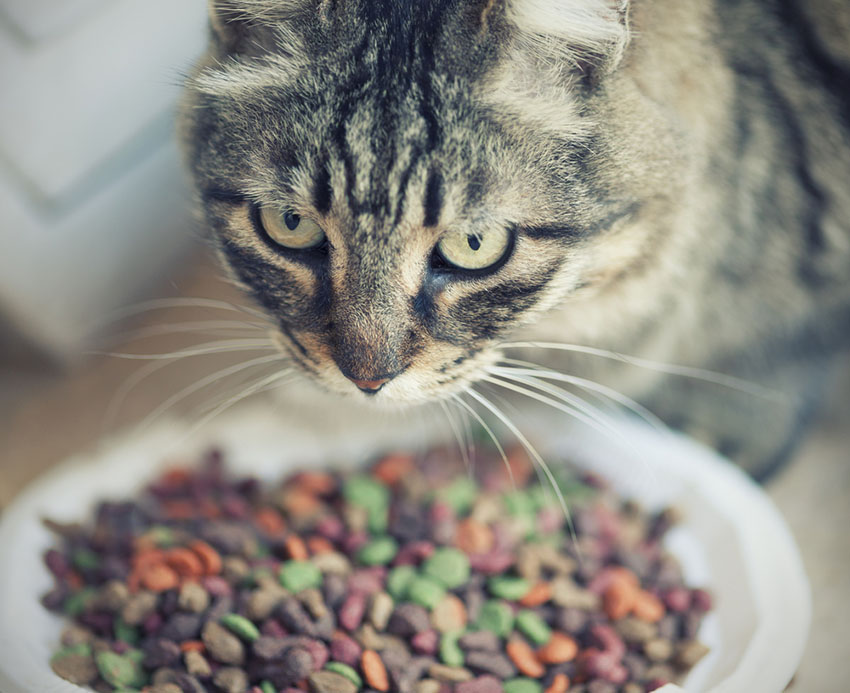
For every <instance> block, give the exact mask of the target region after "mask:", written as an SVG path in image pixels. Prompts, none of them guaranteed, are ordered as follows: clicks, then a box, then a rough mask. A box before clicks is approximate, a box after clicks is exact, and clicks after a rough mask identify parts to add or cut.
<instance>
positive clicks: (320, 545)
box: [307, 535, 336, 556]
mask: <svg viewBox="0 0 850 693" xmlns="http://www.w3.org/2000/svg"><path fill="white" fill-rule="evenodd" d="M307 548H308V549H309V551H310V553H311V554H313V555H314V556H318V555H319V554H322V553H333V552H334V551H336V549H335V548H334V545H333V544H332V543H331V542H330V541H329V540H328V539H325V538H324V537H320V536H318V535H314V536H312V537H310V538H309V539H307Z"/></svg>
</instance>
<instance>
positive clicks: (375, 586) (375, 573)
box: [348, 567, 385, 594]
mask: <svg viewBox="0 0 850 693" xmlns="http://www.w3.org/2000/svg"><path fill="white" fill-rule="evenodd" d="M384 575H385V571H384V570H383V569H382V568H380V567H379V568H378V570H374V569H371V568H362V569H361V570H355V571H354V572H353V573H352V574H351V575H350V576H349V578H348V589H349V591H351V592H362V593H363V594H374V593H375V592H380V591H381V590H382V589H384Z"/></svg>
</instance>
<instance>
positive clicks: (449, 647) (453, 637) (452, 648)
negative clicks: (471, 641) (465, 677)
mask: <svg viewBox="0 0 850 693" xmlns="http://www.w3.org/2000/svg"><path fill="white" fill-rule="evenodd" d="M463 633H464V631H462V630H453V631H449V632H448V633H443V637H442V638H440V659H441V660H442V661H443V664H445V665H447V666H450V667H462V666H463V664H464V661H465V658H464V656H463V650H462V649H460V645H458V642H457V641H458V640H459V639H460V636H461V635H463Z"/></svg>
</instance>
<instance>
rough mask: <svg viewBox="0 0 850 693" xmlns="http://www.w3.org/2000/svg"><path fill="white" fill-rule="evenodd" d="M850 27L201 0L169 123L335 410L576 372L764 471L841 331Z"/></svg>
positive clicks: (615, 6)
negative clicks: (199, 30)
mask: <svg viewBox="0 0 850 693" xmlns="http://www.w3.org/2000/svg"><path fill="white" fill-rule="evenodd" d="M848 36H850V6H848V5H846V3H842V2H840V0H818V1H817V2H811V1H810V0H765V1H763V2H747V1H746V0H737V1H736V0H420V1H418V2H412V1H411V2H405V1H403V0H211V2H210V43H209V50H208V52H207V54H206V55H205V56H204V57H203V58H202V59H201V60H200V62H199V63H198V65H197V66H196V67H195V69H194V71H193V72H192V74H191V75H190V76H189V77H188V79H187V81H186V88H185V91H184V94H183V98H182V102H181V107H180V109H179V116H178V130H179V134H180V139H181V142H182V145H183V150H184V153H185V160H186V164H187V168H188V170H189V172H190V175H191V178H192V181H193V184H194V188H195V190H196V191H197V198H198V201H199V208H200V210H201V212H202V218H203V220H204V224H205V226H206V227H207V228H208V229H209V233H210V236H211V238H212V239H213V241H214V243H215V245H216V247H217V248H218V250H219V253H220V256H221V258H222V260H223V263H224V265H225V266H226V267H227V268H228V270H229V272H230V274H231V276H232V277H233V279H235V280H236V281H237V282H238V283H239V284H240V285H241V286H242V287H244V289H245V290H246V291H247V292H248V293H249V294H250V295H251V296H252V297H253V299H254V300H255V301H256V303H257V304H259V306H260V307H261V309H262V310H263V312H264V313H265V314H266V315H268V316H269V318H270V319H271V320H272V321H273V322H274V323H275V325H276V331H275V340H276V342H277V344H278V345H279V347H280V349H281V350H282V351H283V352H284V353H285V354H287V355H288V356H289V358H290V359H291V361H292V362H293V363H294V364H295V368H297V369H298V371H299V372H301V373H303V374H305V375H306V376H307V377H308V379H309V380H310V381H311V382H313V383H314V384H316V385H318V386H319V387H320V388H322V389H324V390H326V391H328V392H330V393H334V394H335V395H336V396H346V398H340V399H341V402H342V406H343V407H349V408H350V407H359V406H361V405H362V403H363V402H366V401H373V402H375V403H380V404H384V405H387V406H390V407H393V406H398V407H401V406H409V405H418V404H421V403H425V402H433V401H436V400H440V399H446V398H450V397H454V398H455V401H457V399H458V398H465V399H463V401H464V403H465V405H464V406H467V407H473V408H474V409H475V410H476V412H486V408H487V404H488V402H489V403H491V402H492V400H487V399H486V398H484V396H483V395H482V394H481V390H477V389H476V387H477V384H478V383H485V384H487V386H488V387H490V388H493V389H494V390H496V391H501V392H502V394H506V395H507V394H513V395H516V396H524V397H526V398H527V404H529V405H530V404H531V403H535V404H540V401H541V400H548V401H549V403H550V404H551V403H552V402H553V401H558V402H561V404H562V406H563V405H564V403H565V399H564V397H565V395H563V394H559V393H562V392H564V391H562V390H560V389H555V388H556V387H559V386H560V385H563V384H564V383H565V382H567V383H568V384H569V383H570V379H573V380H572V384H575V383H576V382H578V384H579V385H583V386H586V387H589V388H595V392H596V394H603V395H606V394H608V395H610V394H611V392H610V391H609V390H608V389H605V388H608V387H610V388H615V389H616V390H617V391H618V392H621V393H624V394H625V395H627V396H629V397H632V398H635V399H636V400H637V401H638V402H639V403H640V404H639V405H637V404H635V405H633V407H632V408H633V409H639V411H641V412H644V411H645V410H644V409H643V408H642V407H645V408H646V410H648V411H651V412H653V413H654V414H655V415H658V416H659V417H661V418H662V419H664V420H665V421H666V422H667V423H668V424H670V425H671V426H674V427H677V428H681V429H683V430H685V431H687V432H689V433H691V434H693V435H695V436H697V437H700V438H703V439H706V440H707V441H708V442H709V443H711V444H713V445H715V446H716V447H717V448H718V449H720V450H721V451H722V452H724V453H726V454H728V455H729V456H731V457H732V458H733V459H735V460H736V461H737V462H739V463H740V464H741V465H742V466H744V468H746V469H747V470H748V471H750V472H751V473H752V474H753V475H754V476H756V477H759V478H763V477H765V476H766V475H767V474H768V473H769V471H770V470H772V469H774V468H775V467H776V466H777V464H778V463H779V462H780V461H781V460H783V459H786V458H788V456H789V455H790V453H791V452H792V451H793V449H794V446H795V444H796V442H797V441H798V440H799V439H800V436H801V434H802V432H803V431H804V430H805V428H806V425H807V423H808V421H809V420H810V419H811V417H812V415H813V413H814V412H815V411H816V408H817V403H818V402H819V400H820V398H821V393H822V389H823V386H824V384H825V383H826V382H828V376H829V373H830V372H831V371H830V367H831V364H832V363H834V361H835V360H836V358H837V356H836V355H837V354H842V353H843V349H845V347H846V346H847V337H848V332H850V329H849V328H850V146H848V145H850V41H848ZM541 344H543V345H544V346H540V345H541ZM558 345H577V346H578V347H581V348H579V349H575V348H573V347H570V346H558ZM585 347H590V348H589V349H588V348H585ZM618 354H629V355H635V356H637V357H640V358H641V359H644V360H642V361H635V360H631V359H620V360H618V358H617V355H618ZM646 360H651V362H647V361H646ZM528 362H533V363H534V364H536V365H535V366H531V365H527V363H528ZM663 364H676V365H666V366H665V365H663ZM679 366H681V368H680V367H679ZM535 368H546V369H550V370H547V371H543V370H535ZM559 374H565V375H559ZM577 377H579V378H583V379H586V380H588V381H591V380H592V381H593V382H594V383H599V384H600V385H593V384H590V383H587V382H585V380H580V381H576V380H575V378H577ZM559 378H560V380H559ZM744 381H746V382H744ZM547 383H548V384H547ZM746 383H751V384H752V387H750V386H749V385H747V384H746ZM521 391H525V392H526V393H528V392H533V393H535V395H536V399H535V398H534V397H535V395H529V394H525V395H522V392H521ZM773 395H776V396H773ZM352 396H353V397H355V399H351V397H352ZM612 396H615V397H618V395H612ZM559 397H560V398H561V399H559Z"/></svg>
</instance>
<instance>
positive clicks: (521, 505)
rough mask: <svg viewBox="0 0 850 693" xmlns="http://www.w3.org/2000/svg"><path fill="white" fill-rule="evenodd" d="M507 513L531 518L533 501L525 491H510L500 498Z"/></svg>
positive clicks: (533, 509)
mask: <svg viewBox="0 0 850 693" xmlns="http://www.w3.org/2000/svg"><path fill="white" fill-rule="evenodd" d="M502 500H503V501H504V503H505V508H507V510H508V513H510V514H511V515H518V516H520V517H522V516H533V515H534V513H535V507H534V500H533V499H532V498H531V496H529V495H528V493H526V492H525V491H510V492H508V493H506V494H504V495H503V496H502Z"/></svg>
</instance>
